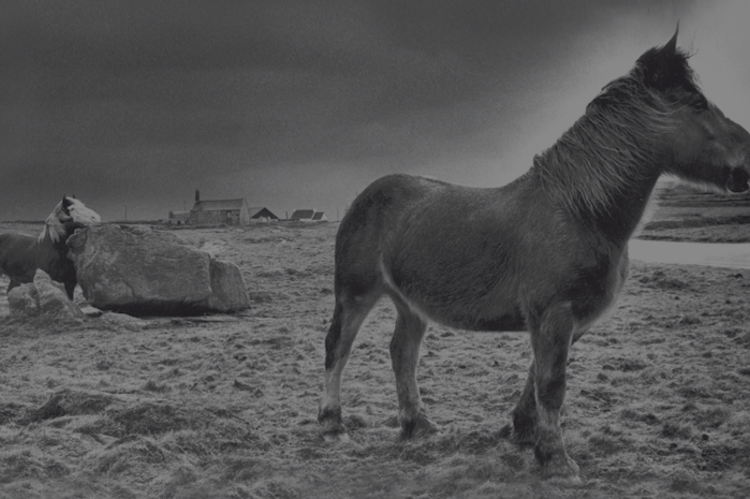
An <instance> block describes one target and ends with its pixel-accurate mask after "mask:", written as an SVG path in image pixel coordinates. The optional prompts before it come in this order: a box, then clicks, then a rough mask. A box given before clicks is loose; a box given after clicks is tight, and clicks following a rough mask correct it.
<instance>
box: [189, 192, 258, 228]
mask: <svg viewBox="0 0 750 499" xmlns="http://www.w3.org/2000/svg"><path fill="white" fill-rule="evenodd" d="M249 222H250V210H249V209H248V206H247V202H245V200H244V198H240V199H217V200H201V194H200V191H198V190H196V191H195V204H194V205H193V209H192V210H190V217H189V219H188V223H190V224H193V225H197V224H227V225H244V224H247V223H249Z"/></svg>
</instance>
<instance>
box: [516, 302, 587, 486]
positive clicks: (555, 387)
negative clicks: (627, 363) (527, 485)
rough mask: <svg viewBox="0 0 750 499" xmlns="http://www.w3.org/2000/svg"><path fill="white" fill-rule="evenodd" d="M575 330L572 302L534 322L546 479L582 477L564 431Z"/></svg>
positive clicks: (538, 448)
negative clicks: (562, 415)
mask: <svg viewBox="0 0 750 499" xmlns="http://www.w3.org/2000/svg"><path fill="white" fill-rule="evenodd" d="M535 322H536V324H534V323H535ZM574 329H575V319H574V317H573V312H572V310H571V304H570V302H564V303H558V304H556V305H553V306H551V307H549V308H547V310H545V311H544V313H543V314H542V316H541V318H540V319H539V320H538V321H531V346H532V349H533V351H534V362H533V374H534V387H535V390H534V395H535V402H536V408H537V420H536V445H535V447H534V454H535V456H536V458H537V460H538V461H539V463H540V464H541V465H542V473H543V475H544V476H545V477H549V476H555V475H557V476H565V477H573V478H577V476H578V465H577V464H576V463H575V461H573V460H572V459H571V458H570V457H569V456H568V454H567V452H565V446H564V445H563V440H562V431H561V430H560V409H561V408H562V404H563V400H564V398H565V365H566V363H567V360H568V350H569V349H570V344H571V340H572V337H573V332H574ZM522 402H523V399H522Z"/></svg>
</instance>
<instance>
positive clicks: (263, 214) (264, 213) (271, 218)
mask: <svg viewBox="0 0 750 499" xmlns="http://www.w3.org/2000/svg"><path fill="white" fill-rule="evenodd" d="M248 211H249V213H250V221H251V222H277V221H278V220H279V217H277V216H276V215H274V214H273V212H272V211H271V210H269V209H268V208H266V207H258V206H255V207H250V208H249V209H248Z"/></svg>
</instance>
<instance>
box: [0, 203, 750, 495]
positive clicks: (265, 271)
mask: <svg viewBox="0 0 750 499" xmlns="http://www.w3.org/2000/svg"><path fill="white" fill-rule="evenodd" d="M744 202H745V203H747V199H745V201H744ZM740 204H741V203H740ZM665 208H670V207H665ZM671 208H679V207H671ZM734 208H736V207H734ZM734 208H732V209H734ZM685 209H686V210H692V211H693V212H696V213H700V212H701V210H702V209H703V208H700V207H698V208H695V207H693V208H685ZM706 209H709V208H706ZM710 209H711V210H717V209H718V208H716V207H712V208H710ZM675 213H676V212H674V213H673V212H670V213H666V212H664V211H661V212H659V214H658V216H656V217H655V218H654V221H653V222H652V223H658V222H664V221H669V220H686V219H688V218H691V217H685V216H683V215H684V213H683V214H679V213H677V214H675ZM735 215H741V213H738V214H731V215H726V216H724V215H723V214H722V213H720V212H716V211H714V212H712V215H711V217H708V218H716V217H718V218H727V217H729V216H735ZM693 218H696V217H693ZM704 218H705V217H704ZM678 225H679V224H678ZM688 225H689V224H688ZM719 225H721V224H719ZM716 226H717V225H716V224H713V225H712V224H711V223H708V224H704V227H716ZM738 226H739V227H741V224H737V225H736V226H731V228H730V227H729V226H728V227H724V231H725V233H726V234H729V233H731V234H732V235H734V234H735V233H736V231H737V227H738ZM40 228H41V227H40V226H24V225H18V224H5V225H0V230H27V231H31V232H32V233H33V232H38V231H39V230H40ZM695 228H696V227H691V226H683V227H679V226H678V227H676V228H673V230H675V231H677V236H674V237H676V238H678V239H679V238H680V237H683V238H687V239H690V238H691V234H693V233H694V231H693V230H694V229H695ZM336 229H337V224H336V223H328V224H320V225H308V226H305V225H294V224H290V223H278V224H270V225H256V226H250V227H242V228H194V229H185V230H176V231H175V233H176V234H178V235H179V236H181V237H183V238H185V239H187V240H188V241H190V242H192V243H193V244H195V245H196V246H198V247H202V248H204V249H206V250H209V251H211V252H213V253H215V254H217V255H218V256H219V257H220V258H223V259H226V260H230V261H233V262H235V263H237V264H238V265H239V266H240V267H241V269H242V271H243V273H244V277H245V280H246V282H247V285H248V288H249V289H250V293H251V298H252V302H253V307H252V309H251V310H249V311H247V312H245V313H242V314H239V315H234V316H225V315H217V316H205V317H187V318H186V317H181V318H147V319H145V321H144V322H143V323H135V324H133V323H123V322H118V321H114V320H109V319H107V318H106V317H107V316H103V317H100V318H90V319H88V320H86V321H85V322H84V323H82V324H78V325H50V324H43V323H21V322H17V321H15V320H13V319H11V318H10V317H8V308H7V298H6V295H5V287H6V285H7V279H6V278H2V279H0V288H1V290H0V338H1V339H2V342H0V360H1V361H0V393H1V394H2V395H1V396H0V497H2V498H6V497H7V498H53V497H54V498H108V497H112V498H142V497H143V498H146V497H148V498H151V497H153V498H336V497H341V498H413V499H417V498H497V497H503V498H530V497H531V498H558V497H559V498H613V497H623V498H625V497H628V498H630V497H643V498H659V499H668V498H685V497H722V498H723V497H733V498H746V497H748V496H750V326H748V318H749V317H750V307H749V306H748V305H749V303H748V302H749V301H750V300H749V295H750V271H737V270H732V269H723V268H708V267H687V266H684V267H683V266H656V265H645V264H642V263H638V262H634V263H633V264H632V266H631V273H630V278H629V281H628V283H627V285H626V287H625V289H624V292H623V294H622V296H621V298H620V300H619V302H618V304H617V306H616V307H615V309H614V310H613V313H612V314H611V315H610V317H609V318H608V319H606V320H604V321H602V322H600V323H599V324H598V325H596V326H595V327H594V328H593V329H592V330H591V332H590V333H589V334H587V335H585V336H584V337H583V338H582V339H581V340H580V341H579V342H578V343H576V344H575V346H574V347H573V349H572V355H571V359H570V362H569V368H568V373H569V382H568V392H567V397H566V402H565V407H564V438H565V441H566V443H567V447H568V451H569V453H570V454H571V456H572V457H573V458H574V459H575V460H576V461H577V462H578V464H579V465H580V467H581V472H582V475H583V483H582V484H580V485H570V484H567V483H561V482H558V481H544V480H541V478H540V475H539V470H538V467H537V465H536V462H535V460H534V457H533V452H532V451H531V450H520V449H517V448H516V447H514V446H513V445H511V444H510V443H509V442H507V441H506V440H505V439H504V438H503V437H502V435H503V433H502V431H501V430H502V428H503V426H504V425H506V424H507V423H508V422H509V412H510V410H511V409H512V408H513V406H514V404H515V402H516V400H517V398H518V396H519V394H520V391H521V389H522V388H523V384H524V380H525V375H526V370H527V367H528V364H529V361H530V349H529V345H528V338H527V336H526V334H524V333H501V334H492V333H473V332H467V331H458V330H451V329H448V328H444V327H441V326H431V327H430V330H429V332H428V334H427V337H426V340H425V342H424V344H423V348H422V356H421V362H420V369H419V374H418V376H419V380H420V384H421V389H422V394H423V397H424V401H425V403H426V405H427V409H428V411H429V414H430V416H431V418H432V419H433V420H434V421H435V422H436V423H438V424H439V425H440V426H441V431H440V433H438V434H436V435H434V436H430V437H427V438H422V439H419V440H415V441H407V442H400V441H398V439H397V435H398V428H397V422H396V414H397V401H396V393H395V384H394V377H393V374H392V372H391V368H390V359H389V355H388V342H389V340H390V334H391V331H392V329H393V324H394V317H395V316H394V309H393V307H392V306H391V305H390V303H389V302H387V301H383V302H381V304H380V305H379V306H378V307H377V308H376V309H375V310H374V311H373V313H372V314H371V315H370V317H369V319H368V322H367V323H366V324H365V327H364V328H363V330H362V331H361V332H360V334H359V336H358V338H357V342H356V343H355V347H354V352H353V354H352V358H351V360H350V362H349V365H348V367H347V370H346V371H345V374H344V381H343V392H342V398H343V410H344V418H345V421H346V423H347V426H348V427H349V429H350V435H351V439H350V441H349V442H348V443H343V444H335V445H333V444H328V443H325V442H324V441H323V440H322V439H321V438H320V435H319V427H318V424H317V422H316V411H317V403H318V399H319V396H320V393H321V388H322V376H323V357H324V349H323V341H324V337H325V334H326V331H327V328H328V325H329V323H330V317H331V313H332V310H333V294H332V287H333V283H332V273H333V246H334V236H335V232H336ZM670 230H672V229H670ZM681 230H682V232H680V231H681ZM691 231H693V232H691ZM658 232H659V229H658V228H657V229H645V230H644V233H646V236H648V233H651V234H657V233H658ZM79 293H80V290H79ZM76 300H77V301H79V302H83V297H82V296H80V294H79V295H77V297H76Z"/></svg>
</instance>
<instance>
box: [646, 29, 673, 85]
mask: <svg viewBox="0 0 750 499" xmlns="http://www.w3.org/2000/svg"><path fill="white" fill-rule="evenodd" d="M679 31H680V25H679V24H678V25H677V29H675V32H674V35H672V38H671V39H670V40H669V41H668V42H667V43H666V44H665V45H664V46H663V47H655V48H652V49H651V50H649V51H648V52H646V53H645V54H643V55H642V56H641V57H640V58H639V59H638V64H639V65H640V66H641V67H642V68H643V74H644V80H645V81H644V83H645V84H646V86H648V87H649V88H654V89H657V90H666V89H667V88H669V87H670V86H671V85H672V84H674V83H675V77H676V76H677V74H678V73H679V68H680V67H681V66H682V63H679V64H678V59H679V57H678V54H677V33H678V32H679Z"/></svg>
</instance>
